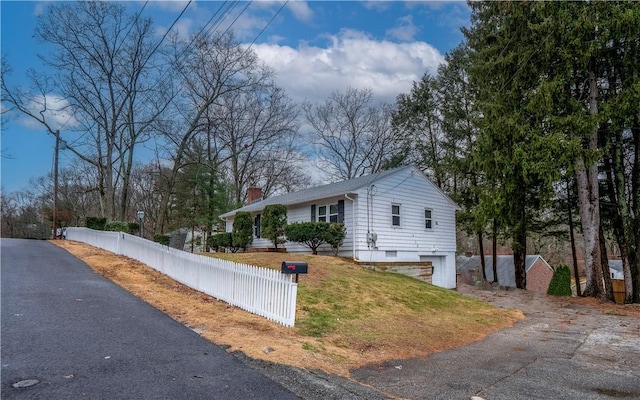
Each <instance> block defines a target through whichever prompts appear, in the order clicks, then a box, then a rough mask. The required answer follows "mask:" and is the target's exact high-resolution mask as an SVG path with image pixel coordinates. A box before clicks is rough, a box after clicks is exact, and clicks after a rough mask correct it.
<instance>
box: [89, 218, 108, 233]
mask: <svg viewBox="0 0 640 400" xmlns="http://www.w3.org/2000/svg"><path fill="white" fill-rule="evenodd" d="M106 224H107V218H105V217H87V218H86V220H85V223H84V226H86V227H87V228H89V229H95V230H97V231H103V230H104V227H105V225H106Z"/></svg>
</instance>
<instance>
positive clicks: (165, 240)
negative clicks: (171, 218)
mask: <svg viewBox="0 0 640 400" xmlns="http://www.w3.org/2000/svg"><path fill="white" fill-rule="evenodd" d="M153 241H154V242H156V243H160V244H162V245H165V246H168V245H169V243H171V236H169V235H154V236H153Z"/></svg>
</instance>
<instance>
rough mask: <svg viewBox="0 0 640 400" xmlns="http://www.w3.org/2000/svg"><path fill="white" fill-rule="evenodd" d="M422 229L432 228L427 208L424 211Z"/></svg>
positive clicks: (429, 211) (429, 212)
mask: <svg viewBox="0 0 640 400" xmlns="http://www.w3.org/2000/svg"><path fill="white" fill-rule="evenodd" d="M424 227H425V229H432V228H433V219H432V218H431V210H430V209H429V208H425V209H424Z"/></svg>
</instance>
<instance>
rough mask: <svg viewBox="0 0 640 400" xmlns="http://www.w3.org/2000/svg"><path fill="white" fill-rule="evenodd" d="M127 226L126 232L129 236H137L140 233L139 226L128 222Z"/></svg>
mask: <svg viewBox="0 0 640 400" xmlns="http://www.w3.org/2000/svg"><path fill="white" fill-rule="evenodd" d="M127 225H129V230H128V231H127V233H129V234H130V235H137V234H139V233H140V224H139V223H137V222H129V223H128V224H127Z"/></svg>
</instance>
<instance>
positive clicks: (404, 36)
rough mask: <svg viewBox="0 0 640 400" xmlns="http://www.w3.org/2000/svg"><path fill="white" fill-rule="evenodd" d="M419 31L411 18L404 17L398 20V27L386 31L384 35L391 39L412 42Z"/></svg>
mask: <svg viewBox="0 0 640 400" xmlns="http://www.w3.org/2000/svg"><path fill="white" fill-rule="evenodd" d="M419 31H420V30H419V29H418V27H417V26H415V25H414V23H413V17H412V16H411V15H406V16H404V17H401V18H398V26H396V27H394V28H391V29H387V32H386V34H387V36H389V37H391V38H393V39H397V40H401V41H403V42H409V41H412V40H414V38H415V36H416V34H418V32H419Z"/></svg>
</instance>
